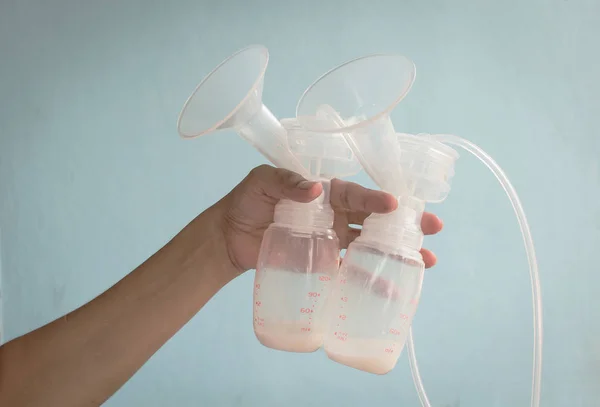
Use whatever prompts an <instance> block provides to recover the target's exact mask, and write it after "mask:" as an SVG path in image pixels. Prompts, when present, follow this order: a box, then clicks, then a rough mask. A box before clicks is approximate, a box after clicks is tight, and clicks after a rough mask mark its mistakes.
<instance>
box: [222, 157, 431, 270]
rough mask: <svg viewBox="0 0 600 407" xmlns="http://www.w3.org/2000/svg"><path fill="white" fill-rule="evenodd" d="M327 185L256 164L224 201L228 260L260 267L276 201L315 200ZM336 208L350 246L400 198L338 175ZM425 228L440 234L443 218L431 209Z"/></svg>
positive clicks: (337, 226) (427, 254) (343, 242)
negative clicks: (369, 221)
mask: <svg viewBox="0 0 600 407" xmlns="http://www.w3.org/2000/svg"><path fill="white" fill-rule="evenodd" d="M322 191H323V187H322V185H321V184H320V183H318V182H312V181H307V180H306V179H304V178H303V177H302V176H300V175H299V174H296V173H294V172H291V171H288V170H284V169H280V168H274V167H271V166H269V165H261V166H259V167H256V168H254V169H253V170H252V171H250V173H249V174H248V176H247V177H246V178H245V179H244V180H243V181H242V182H241V183H239V184H238V185H237V186H236V187H235V188H234V189H233V190H232V191H231V192H230V193H229V194H228V195H227V196H226V197H224V198H223V199H222V200H221V201H219V202H218V203H217V204H216V206H218V207H219V209H220V213H221V214H222V218H223V224H222V230H223V234H224V240H225V244H226V246H227V252H228V255H229V260H230V261H231V264H232V266H233V267H234V268H235V269H236V271H237V272H238V273H241V272H244V271H246V270H249V269H253V268H256V263H257V260H258V252H259V250H260V245H261V242H262V238H263V234H264V233H265V230H266V229H267V227H269V225H270V224H271V223H273V214H274V210H275V205H276V204H277V203H278V202H279V200H281V199H290V200H293V201H296V202H311V201H312V200H314V199H316V198H317V197H318V196H319V195H320V194H321V192H322ZM330 202H331V207H332V209H333V210H334V213H335V220H334V225H333V228H334V230H335V232H336V234H337V236H338V238H339V240H340V246H341V247H340V248H341V249H345V248H347V247H348V245H349V244H350V243H351V242H352V241H353V240H354V239H355V238H356V237H358V236H359V235H360V229H356V228H352V227H351V226H350V225H362V223H363V222H364V220H365V219H366V218H367V217H368V216H369V215H370V214H371V213H388V212H392V211H393V210H394V209H396V207H397V205H398V203H397V201H396V199H395V198H394V197H393V196H392V195H390V194H387V193H385V192H382V191H375V190H371V189H367V188H364V187H362V186H360V185H358V184H355V183H352V182H347V181H341V180H338V179H334V180H332V182H331V201H330ZM421 229H422V230H423V233H424V234H426V235H432V234H435V233H438V232H439V231H440V230H441V229H442V221H441V220H440V219H439V218H438V217H437V216H435V215H433V214H431V213H427V212H426V213H424V214H423V218H422V222H421ZM421 254H422V256H423V261H424V263H425V267H427V268H429V267H432V266H434V265H435V263H436V257H435V255H434V254H433V253H432V252H431V251H429V250H427V249H422V250H421Z"/></svg>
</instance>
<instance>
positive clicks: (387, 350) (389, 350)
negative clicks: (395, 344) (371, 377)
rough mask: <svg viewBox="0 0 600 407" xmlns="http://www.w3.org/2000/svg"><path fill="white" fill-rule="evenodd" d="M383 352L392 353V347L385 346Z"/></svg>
mask: <svg viewBox="0 0 600 407" xmlns="http://www.w3.org/2000/svg"><path fill="white" fill-rule="evenodd" d="M385 353H394V349H392V348H385Z"/></svg>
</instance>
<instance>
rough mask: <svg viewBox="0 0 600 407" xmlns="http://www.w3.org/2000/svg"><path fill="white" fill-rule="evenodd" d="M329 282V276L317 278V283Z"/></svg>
mask: <svg viewBox="0 0 600 407" xmlns="http://www.w3.org/2000/svg"><path fill="white" fill-rule="evenodd" d="M329 280H331V277H329V276H320V277H319V281H329Z"/></svg>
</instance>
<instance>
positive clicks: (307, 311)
mask: <svg viewBox="0 0 600 407" xmlns="http://www.w3.org/2000/svg"><path fill="white" fill-rule="evenodd" d="M311 312H314V311H313V310H311V309H310V308H300V313H301V314H310V313H311Z"/></svg>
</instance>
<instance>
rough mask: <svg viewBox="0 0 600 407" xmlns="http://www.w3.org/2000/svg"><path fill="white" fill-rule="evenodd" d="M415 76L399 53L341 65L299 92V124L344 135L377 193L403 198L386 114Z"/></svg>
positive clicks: (397, 153) (396, 148)
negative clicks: (379, 191) (372, 181)
mask: <svg viewBox="0 0 600 407" xmlns="http://www.w3.org/2000/svg"><path fill="white" fill-rule="evenodd" d="M415 75H416V70H415V65H414V63H413V62H412V61H411V60H410V59H408V58H406V57H404V56H402V55H386V54H381V55H371V56H366V57H361V58H358V59H355V60H352V61H350V62H346V63H344V64H342V65H340V66H338V67H337V68H334V69H332V70H330V71H329V72H327V73H326V74H324V75H323V76H321V77H320V78H319V79H317V80H316V81H315V82H314V83H313V84H312V85H311V86H310V87H309V88H308V89H307V90H306V91H305V92H304V94H303V95H302V97H301V99H300V101H299V102H298V106H297V108H296V116H297V118H298V122H299V123H300V124H301V125H302V126H303V127H305V128H306V129H308V130H311V131H315V132H321V133H342V134H344V137H345V138H346V141H347V142H348V144H349V146H350V147H351V148H352V150H353V152H354V154H355V155H356V157H357V158H358V160H359V161H360V163H361V165H362V166H363V168H364V169H365V171H366V172H367V173H368V174H369V176H370V177H371V178H372V179H373V180H374V181H375V182H376V183H377V184H378V185H379V186H380V187H381V188H382V189H384V190H386V191H388V192H391V193H393V194H395V195H402V194H404V193H406V190H405V189H406V188H405V186H404V185H403V180H402V174H401V169H400V167H399V166H398V158H399V156H400V150H399V146H398V143H397V142H396V140H395V131H394V126H393V125H392V122H391V120H390V117H389V114H390V112H391V111H392V109H393V108H394V107H395V106H396V105H397V104H398V103H399V102H400V101H401V100H402V99H403V98H404V97H405V96H406V95H407V93H408V92H409V90H410V88H411V86H412V84H413V82H414V80H415ZM315 117H316V118H317V120H315Z"/></svg>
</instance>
